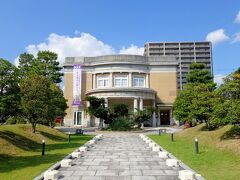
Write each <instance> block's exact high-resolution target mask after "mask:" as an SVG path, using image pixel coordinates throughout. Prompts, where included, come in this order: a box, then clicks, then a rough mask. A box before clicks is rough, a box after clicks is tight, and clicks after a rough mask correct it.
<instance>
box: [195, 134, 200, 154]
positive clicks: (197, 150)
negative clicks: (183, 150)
mask: <svg viewBox="0 0 240 180" xmlns="http://www.w3.org/2000/svg"><path fill="white" fill-rule="evenodd" d="M195 151H196V154H198V153H199V148H198V139H197V138H195Z"/></svg>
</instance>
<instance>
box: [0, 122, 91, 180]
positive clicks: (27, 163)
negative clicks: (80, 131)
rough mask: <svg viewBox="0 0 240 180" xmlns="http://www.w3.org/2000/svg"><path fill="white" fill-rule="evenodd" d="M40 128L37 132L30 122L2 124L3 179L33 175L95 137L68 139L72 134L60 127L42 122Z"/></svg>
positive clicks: (0, 165)
mask: <svg viewBox="0 0 240 180" xmlns="http://www.w3.org/2000/svg"><path fill="white" fill-rule="evenodd" d="M36 130H37V131H36V133H35V134H33V133H31V126H30V125H6V126H0V147H1V148H0V162H1V163H0V179H4V180H8V179H9V180H10V179H21V180H22V179H26V180H28V179H33V178H34V177H35V176H37V175H39V174H40V173H41V172H43V171H44V170H46V169H48V168H49V167H50V166H52V165H53V164H55V163H56V162H57V161H59V160H61V159H62V158H63V157H65V156H66V155H67V154H69V153H71V152H72V151H74V150H75V149H76V148H77V147H79V146H81V145H82V144H84V143H85V142H86V141H88V140H90V139H91V138H92V137H93V136H87V135H84V136H77V135H72V136H71V142H70V143H68V136H67V135H65V134H63V133H61V132H59V131H58V130H56V129H52V128H49V127H46V126H42V125H38V126H37V129H36ZM42 139H44V140H45V142H46V151H45V156H44V157H42V156H41V142H42Z"/></svg>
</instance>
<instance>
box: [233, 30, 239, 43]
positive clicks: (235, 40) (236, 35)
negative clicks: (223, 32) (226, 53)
mask: <svg viewBox="0 0 240 180" xmlns="http://www.w3.org/2000/svg"><path fill="white" fill-rule="evenodd" d="M232 42H233V43H234V42H240V32H238V33H236V34H234V35H233V41H232Z"/></svg>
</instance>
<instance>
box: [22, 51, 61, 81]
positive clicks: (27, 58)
mask: <svg viewBox="0 0 240 180" xmlns="http://www.w3.org/2000/svg"><path fill="white" fill-rule="evenodd" d="M57 58H58V56H57V54H56V53H54V52H51V51H39V52H38V53H37V56H36V57H34V56H33V55H32V54H28V53H23V54H21V55H20V56H19V69H20V71H21V75H22V77H23V78H25V77H27V76H29V75H33V74H37V75H42V76H45V77H47V78H49V80H50V81H51V82H52V83H60V82H61V81H62V80H61V77H62V76H63V73H62V72H61V70H62V67H60V65H59V62H58V61H57Z"/></svg>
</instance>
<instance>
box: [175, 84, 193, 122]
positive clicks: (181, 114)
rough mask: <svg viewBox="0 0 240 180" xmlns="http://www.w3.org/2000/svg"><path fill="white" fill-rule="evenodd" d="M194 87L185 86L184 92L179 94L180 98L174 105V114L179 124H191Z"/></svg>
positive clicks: (178, 97)
mask: <svg viewBox="0 0 240 180" xmlns="http://www.w3.org/2000/svg"><path fill="white" fill-rule="evenodd" d="M192 92H193V86H192V85H189V84H187V85H185V86H184V90H182V91H180V92H179V93H178V96H177V98H176V100H175V102H174V104H173V113H174V116H175V118H176V119H177V120H178V121H179V122H182V123H184V122H189V123H191V119H190V117H189V115H190V112H191V107H190V106H191V104H192V100H193V98H194V95H193V93H192Z"/></svg>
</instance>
